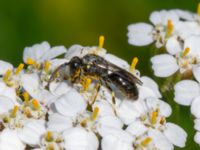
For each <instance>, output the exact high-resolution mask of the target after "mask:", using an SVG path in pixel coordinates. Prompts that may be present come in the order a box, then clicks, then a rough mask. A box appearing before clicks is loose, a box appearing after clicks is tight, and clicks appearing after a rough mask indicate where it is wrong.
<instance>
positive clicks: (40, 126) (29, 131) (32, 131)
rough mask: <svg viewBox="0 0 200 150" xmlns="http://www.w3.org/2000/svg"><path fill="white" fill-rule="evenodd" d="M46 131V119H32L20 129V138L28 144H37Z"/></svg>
mask: <svg viewBox="0 0 200 150" xmlns="http://www.w3.org/2000/svg"><path fill="white" fill-rule="evenodd" d="M45 132H46V129H45V122H44V120H30V121H28V122H27V123H26V124H25V125H24V127H23V129H22V130H21V131H19V133H18V136H19V138H20V139H21V140H22V141H23V142H24V143H26V144H28V145H32V146H37V145H39V144H40V138H41V136H42V135H43V134H44V133H45Z"/></svg>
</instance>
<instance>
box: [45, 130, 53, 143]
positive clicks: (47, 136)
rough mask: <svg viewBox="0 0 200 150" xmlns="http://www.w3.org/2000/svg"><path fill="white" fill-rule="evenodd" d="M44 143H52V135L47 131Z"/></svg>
mask: <svg viewBox="0 0 200 150" xmlns="http://www.w3.org/2000/svg"><path fill="white" fill-rule="evenodd" d="M46 141H48V142H51V141H53V133H52V132H51V131H48V132H47V134H46Z"/></svg>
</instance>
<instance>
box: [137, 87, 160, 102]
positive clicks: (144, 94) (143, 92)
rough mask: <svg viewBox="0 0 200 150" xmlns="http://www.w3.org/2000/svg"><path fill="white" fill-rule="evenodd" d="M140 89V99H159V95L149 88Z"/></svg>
mask: <svg viewBox="0 0 200 150" xmlns="http://www.w3.org/2000/svg"><path fill="white" fill-rule="evenodd" d="M138 89H139V99H142V100H144V99H146V98H148V97H155V98H157V95H156V94H155V92H154V91H153V90H152V89H150V88H149V87H145V86H139V87H138Z"/></svg>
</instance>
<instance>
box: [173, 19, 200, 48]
mask: <svg viewBox="0 0 200 150" xmlns="http://www.w3.org/2000/svg"><path fill="white" fill-rule="evenodd" d="M174 30H175V31H176V34H177V35H178V36H179V37H181V39H183V40H185V44H186V45H187V43H188V42H186V41H187V38H190V37H191V36H195V35H199V34H200V28H199V24H198V23H197V22H190V21H185V22H182V21H179V22H176V23H175V24H174ZM191 42H193V41H191ZM195 43H196V42H195ZM186 45H185V47H186Z"/></svg>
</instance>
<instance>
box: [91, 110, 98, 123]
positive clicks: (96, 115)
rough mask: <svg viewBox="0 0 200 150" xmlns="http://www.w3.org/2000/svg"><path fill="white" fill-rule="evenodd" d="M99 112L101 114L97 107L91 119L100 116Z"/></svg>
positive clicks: (93, 119)
mask: <svg viewBox="0 0 200 150" xmlns="http://www.w3.org/2000/svg"><path fill="white" fill-rule="evenodd" d="M98 114H99V107H95V108H94V111H93V113H92V116H91V120H92V121H95V120H96V119H97V117H98Z"/></svg>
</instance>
